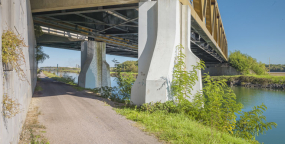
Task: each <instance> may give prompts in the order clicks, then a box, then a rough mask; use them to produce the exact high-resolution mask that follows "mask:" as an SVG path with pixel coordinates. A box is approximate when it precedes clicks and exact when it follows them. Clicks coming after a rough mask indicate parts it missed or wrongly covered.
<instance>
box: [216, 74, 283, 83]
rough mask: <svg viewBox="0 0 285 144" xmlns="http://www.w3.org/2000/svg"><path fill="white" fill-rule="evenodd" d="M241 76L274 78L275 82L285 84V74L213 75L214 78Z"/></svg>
mask: <svg viewBox="0 0 285 144" xmlns="http://www.w3.org/2000/svg"><path fill="white" fill-rule="evenodd" d="M240 76H248V77H254V78H265V79H269V80H272V81H273V83H276V84H285V76H272V75H234V76H212V77H213V78H214V79H215V78H225V79H228V78H238V77H240Z"/></svg>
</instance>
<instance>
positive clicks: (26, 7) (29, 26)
mask: <svg viewBox="0 0 285 144" xmlns="http://www.w3.org/2000/svg"><path fill="white" fill-rule="evenodd" d="M0 24H1V26H0V35H2V33H3V31H4V30H7V29H10V30H12V31H13V32H14V33H16V34H19V35H21V37H22V38H23V39H24V42H25V44H26V45H27V47H23V48H22V49H23V53H24V56H25V62H26V63H25V64H24V65H23V66H22V69H23V70H24V72H25V75H26V77H27V79H28V81H29V82H27V81H21V80H19V78H18V74H17V73H16V72H15V71H3V66H2V62H0V75H1V78H0V102H1V107H0V111H1V114H0V143H1V144H9V143H12V144H16V143H18V141H19V136H20V133H21V129H22V126H23V123H24V121H25V118H26V114H27V110H28V107H29V103H30V101H31V97H32V94H33V90H34V88H35V85H36V80H37V74H36V72H37V64H36V61H35V46H36V41H35V36H34V26H33V20H32V14H31V7H30V1H29V0H1V5H0ZM0 41H1V43H0V44H1V48H2V40H0ZM1 52H2V50H1V51H0V53H1ZM0 56H1V55H0ZM0 61H2V58H0ZM4 75H5V77H4ZM3 93H7V94H8V96H9V97H10V98H13V99H17V100H18V102H19V103H20V104H21V105H20V108H21V110H22V112H21V113H20V114H18V115H16V116H15V117H13V118H11V119H7V118H5V117H4V116H3V108H2V101H3Z"/></svg>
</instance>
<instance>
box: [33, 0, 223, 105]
mask: <svg viewBox="0 0 285 144" xmlns="http://www.w3.org/2000/svg"><path fill="white" fill-rule="evenodd" d="M31 6H32V12H33V20H34V23H35V25H39V26H41V27H42V29H43V32H44V34H43V35H42V36H41V37H39V38H37V44H38V45H39V46H47V47H55V48H64V49H70V50H78V51H81V56H82V58H81V66H82V70H81V73H80V76H79V85H80V86H83V87H87V88H94V87H101V86H110V80H109V79H110V75H109V65H108V63H107V62H106V59H105V55H106V54H110V55H117V56H125V57H133V58H138V61H139V75H138V78H137V81H136V82H135V84H134V86H133V89H132V96H131V100H132V101H133V102H134V103H135V104H142V103H145V102H152V101H162V102H164V101H166V100H169V99H171V96H170V90H169V89H170V85H171V81H172V73H173V66H174V58H175V47H176V46H177V45H179V44H182V45H183V46H184V47H185V54H186V56H187V57H186V64H187V70H192V65H194V64H196V63H197V62H198V61H199V60H203V61H205V63H206V64H221V63H226V62H227V60H228V50H227V49H228V45H227V39H226V34H225V31H224V27H223V23H222V19H221V14H220V12H219V8H218V3H217V1H216V0H191V1H189V0H159V1H145V0H120V1H118V0H92V1H86V2H85V1H84V2H82V1H81V0H65V1H61V0H42V1H38V0H31ZM200 73H201V72H200ZM161 87H162V88H161ZM201 89H202V82H201V74H199V81H198V82H197V84H196V85H195V87H194V91H197V90H201Z"/></svg>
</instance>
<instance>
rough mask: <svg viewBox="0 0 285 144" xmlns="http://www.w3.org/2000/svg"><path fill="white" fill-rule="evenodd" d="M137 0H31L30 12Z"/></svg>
mask: <svg viewBox="0 0 285 144" xmlns="http://www.w3.org/2000/svg"><path fill="white" fill-rule="evenodd" d="M138 2H139V0H88V1H82V0H31V5H32V12H45V11H55V10H67V9H78V8H86V7H100V6H111V5H122V4H133V3H138Z"/></svg>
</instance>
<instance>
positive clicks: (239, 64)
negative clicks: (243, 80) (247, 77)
mask: <svg viewBox="0 0 285 144" xmlns="http://www.w3.org/2000/svg"><path fill="white" fill-rule="evenodd" d="M229 63H230V64H231V65H232V66H233V67H234V68H236V69H237V70H238V71H240V72H242V73H243V74H249V73H250V70H252V71H254V72H255V73H256V74H258V75H262V74H266V72H267V69H266V67H265V64H264V63H261V62H257V60H256V59H254V58H252V57H251V56H249V55H246V54H243V53H241V52H240V51H235V52H231V53H230V56H229Z"/></svg>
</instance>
